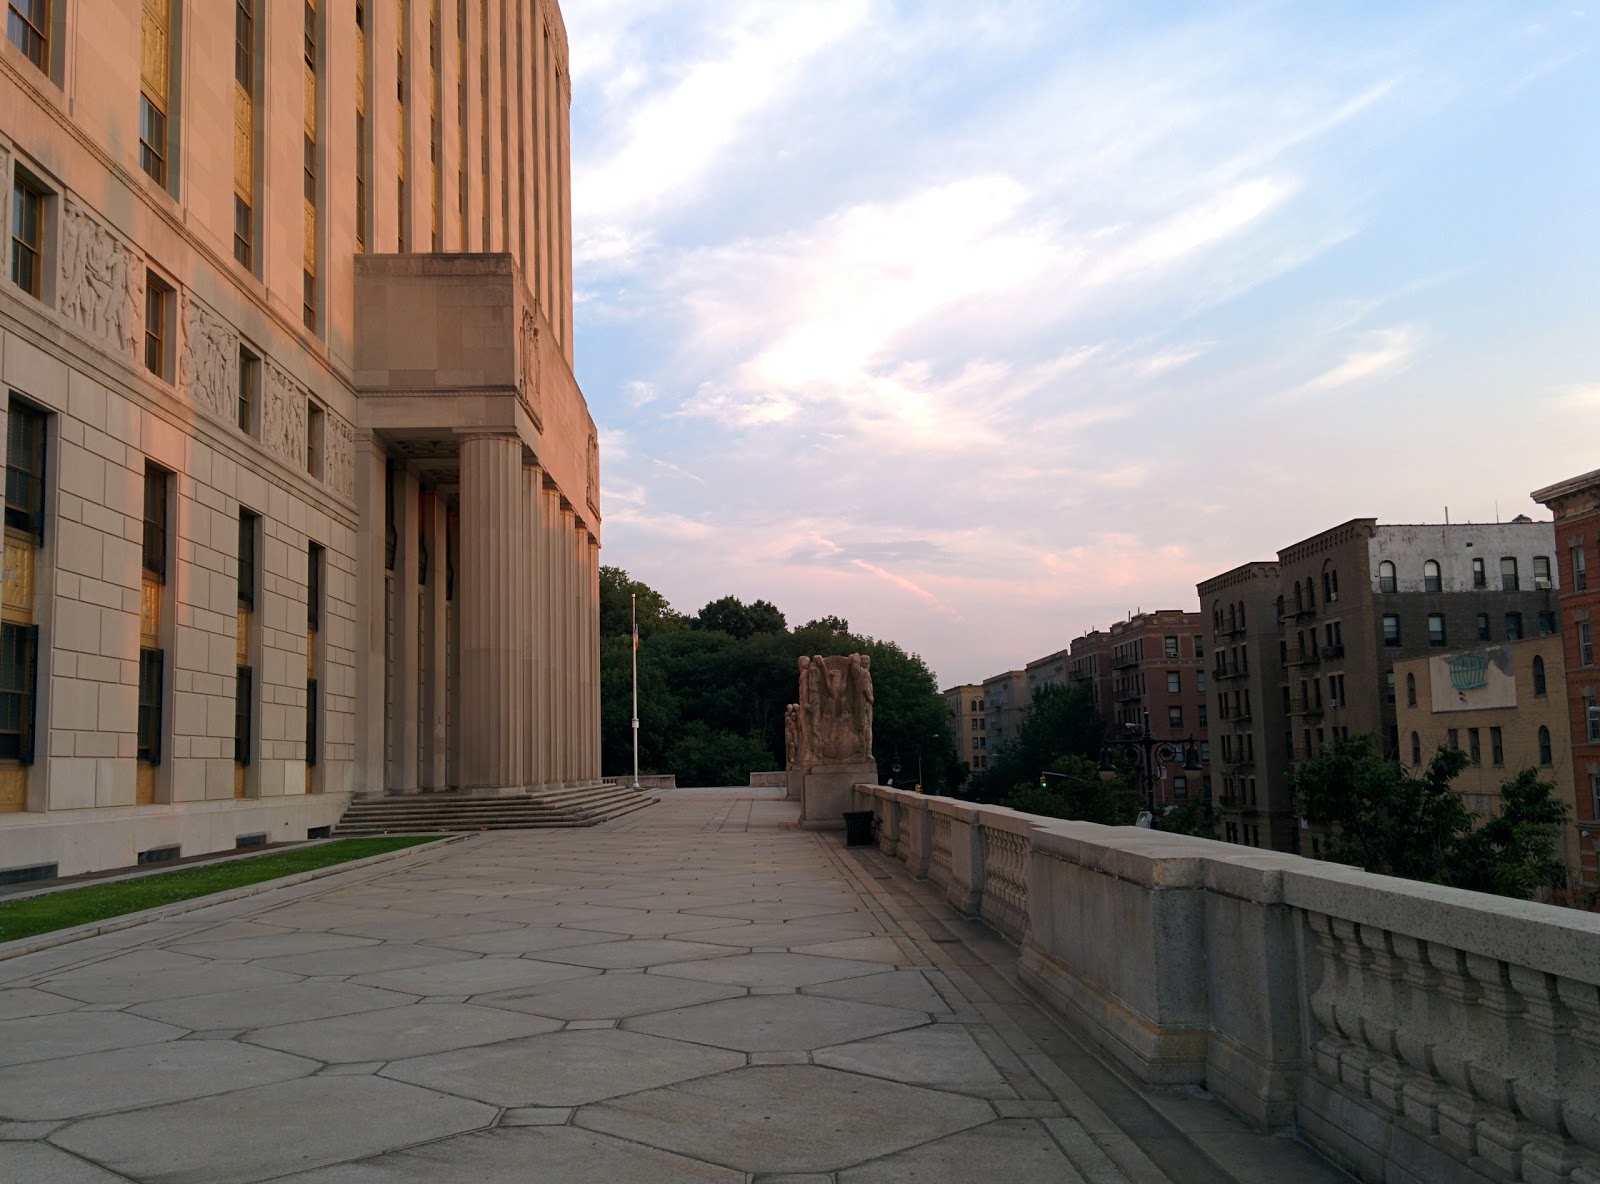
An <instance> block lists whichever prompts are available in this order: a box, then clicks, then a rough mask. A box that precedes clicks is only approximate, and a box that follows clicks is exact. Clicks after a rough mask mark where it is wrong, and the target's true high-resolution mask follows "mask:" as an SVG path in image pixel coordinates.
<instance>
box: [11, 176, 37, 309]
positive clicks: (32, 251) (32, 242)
mask: <svg viewBox="0 0 1600 1184" xmlns="http://www.w3.org/2000/svg"><path fill="white" fill-rule="evenodd" d="M44 198H45V195H44V191H43V190H42V189H40V188H38V187H37V186H36V185H34V184H33V183H32V182H31V181H29V180H28V179H27V178H25V177H24V176H23V175H22V173H21V172H20V171H19V172H18V173H17V175H16V178H15V179H14V180H13V181H12V184H11V282H12V283H13V284H15V285H17V287H19V288H21V289H22V290H23V291H24V292H26V293H27V294H28V295H29V296H32V297H33V298H34V299H35V300H40V299H43V297H44Z"/></svg>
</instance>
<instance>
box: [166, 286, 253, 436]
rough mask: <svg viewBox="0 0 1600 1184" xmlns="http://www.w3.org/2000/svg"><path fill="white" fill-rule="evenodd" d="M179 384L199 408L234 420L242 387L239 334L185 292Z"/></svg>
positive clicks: (222, 418)
mask: <svg viewBox="0 0 1600 1184" xmlns="http://www.w3.org/2000/svg"><path fill="white" fill-rule="evenodd" d="M178 386H179V387H180V388H181V389H182V390H183V391H184V392H185V393H187V394H188V396H189V397H190V398H191V399H193V400H194V404H195V406H196V407H199V408H201V409H202V410H204V411H206V412H208V413H210V414H211V415H214V416H216V417H217V418H218V419H221V420H225V421H229V422H231V421H232V420H233V418H234V410H235V402H234V401H235V399H237V397H238V390H239V335H238V334H237V333H235V332H234V331H233V326H232V325H230V324H228V322H227V321H225V320H223V319H222V318H221V317H220V316H218V315H217V314H216V313H214V312H212V311H211V310H210V309H209V308H207V307H206V306H205V305H204V304H202V303H201V302H200V301H199V300H196V299H195V298H194V296H193V295H191V294H190V293H188V292H185V293H184V294H183V348H182V350H181V351H180V352H179V354H178Z"/></svg>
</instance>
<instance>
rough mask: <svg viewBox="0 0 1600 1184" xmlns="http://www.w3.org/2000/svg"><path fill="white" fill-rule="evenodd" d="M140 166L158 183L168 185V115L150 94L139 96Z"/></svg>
mask: <svg viewBox="0 0 1600 1184" xmlns="http://www.w3.org/2000/svg"><path fill="white" fill-rule="evenodd" d="M139 167H140V168H142V169H143V170H144V171H145V172H147V173H149V174H150V179H151V180H152V181H154V182H155V183H156V184H158V185H161V186H165V185H166V183H167V117H166V114H165V113H164V112H163V111H162V110H161V109H160V108H159V107H157V106H156V105H155V103H153V102H151V100H150V96H149V95H140V96H139Z"/></svg>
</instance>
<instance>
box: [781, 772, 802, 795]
mask: <svg viewBox="0 0 1600 1184" xmlns="http://www.w3.org/2000/svg"><path fill="white" fill-rule="evenodd" d="M804 781H805V774H804V773H803V772H801V771H800V770H799V769H795V768H790V769H787V770H785V771H784V785H786V786H787V787H788V788H787V789H786V790H785V791H784V794H783V800H784V801H786V802H798V801H799V800H800V786H801V784H802V783H803V782H804Z"/></svg>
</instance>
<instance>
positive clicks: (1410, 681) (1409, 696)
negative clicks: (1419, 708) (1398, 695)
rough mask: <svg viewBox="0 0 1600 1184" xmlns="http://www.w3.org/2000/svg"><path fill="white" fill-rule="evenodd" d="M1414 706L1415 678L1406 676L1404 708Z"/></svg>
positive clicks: (1415, 699) (1414, 676) (1413, 675)
mask: <svg viewBox="0 0 1600 1184" xmlns="http://www.w3.org/2000/svg"><path fill="white" fill-rule="evenodd" d="M1416 705H1417V676H1416V675H1415V674H1408V675H1406V706H1407V707H1415V706H1416Z"/></svg>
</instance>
